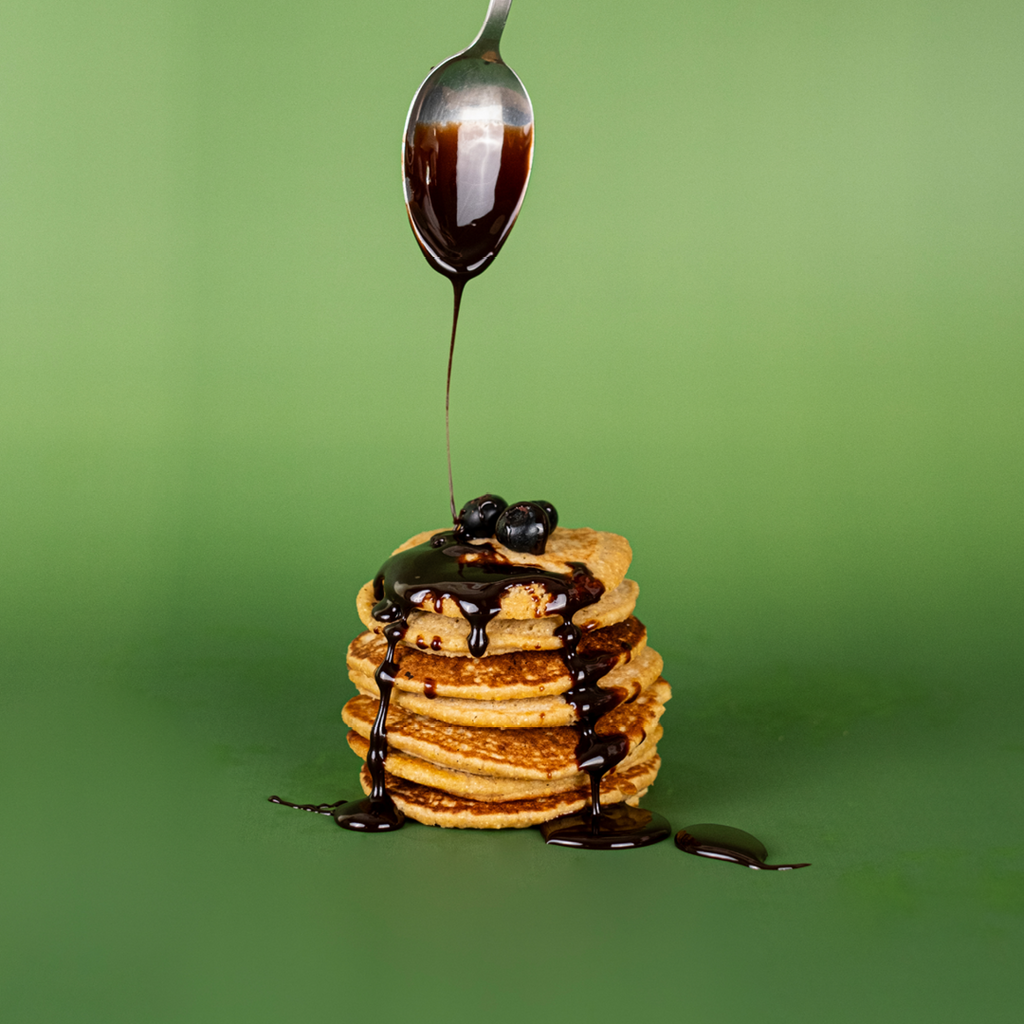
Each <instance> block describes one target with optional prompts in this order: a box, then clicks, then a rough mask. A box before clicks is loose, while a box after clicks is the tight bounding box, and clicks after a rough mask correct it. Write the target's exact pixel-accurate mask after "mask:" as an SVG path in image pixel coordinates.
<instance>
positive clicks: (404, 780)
mask: <svg viewBox="0 0 1024 1024" xmlns="http://www.w3.org/2000/svg"><path fill="white" fill-rule="evenodd" d="M438 533H439V531H427V532H425V533H422V534H418V535H417V536H416V537H413V538H411V539H410V540H409V541H407V542H406V543H405V544H403V545H402V546H401V547H400V548H398V549H397V550H396V551H395V552H394V553H393V559H392V561H393V560H394V556H397V555H399V554H401V553H402V552H410V551H411V549H413V548H419V547H420V546H423V547H424V548H426V547H428V546H429V542H430V540H431V538H432V537H435V536H436V535H437V534H438ZM472 544H475V545H477V547H478V549H479V551H480V556H479V558H480V561H481V563H483V562H485V561H486V563H487V564H488V565H492V564H494V562H495V561H496V562H497V563H498V564H499V565H502V564H507V565H508V566H509V567H510V568H516V569H517V570H518V571H519V573H521V572H522V570H523V567H536V569H537V570H538V572H539V573H540V572H542V573H543V574H547V575H548V576H549V578H551V576H552V574H555V575H557V576H558V577H561V578H570V577H571V576H572V574H573V573H574V572H579V571H581V570H582V569H583V567H585V571H586V573H587V574H588V576H589V577H590V578H591V579H596V580H597V581H598V582H599V584H600V586H599V587H596V588H594V590H595V591H596V592H595V594H594V599H593V600H592V601H591V603H589V604H586V605H585V606H584V607H582V608H580V609H579V610H578V611H576V613H575V615H573V616H572V620H573V622H574V623H575V625H576V626H578V627H579V628H580V630H581V631H582V639H581V640H580V642H579V646H578V651H577V656H578V660H577V661H576V662H575V664H576V665H577V666H578V665H579V664H584V663H585V664H586V665H588V666H590V669H589V671H590V674H591V676H592V677H593V678H594V680H595V682H596V686H597V687H599V688H600V693H601V697H600V704H601V707H602V709H605V708H610V710H607V713H605V714H603V715H602V717H600V719H599V720H598V721H597V723H596V733H597V735H598V737H599V738H600V739H605V738H611V737H616V738H617V739H616V740H615V742H616V743H617V744H618V749H619V751H620V752H621V753H622V757H621V759H620V760H619V761H618V763H616V764H615V765H614V767H612V768H611V769H610V770H609V771H607V773H606V774H604V775H603V777H602V778H601V780H600V796H601V805H602V808H604V807H607V806H610V805H614V804H617V803H623V802H625V803H628V804H631V805H633V806H635V805H636V804H637V803H638V801H639V800H640V798H641V797H642V796H643V795H644V794H645V793H646V792H647V790H648V788H649V787H650V786H651V785H652V783H653V782H654V780H655V777H656V776H657V774H658V769H659V767H660V764H661V762H660V759H659V757H658V753H657V743H658V740H659V738H660V737H661V734H662V729H661V726H660V725H659V720H660V718H661V715H662V713H663V712H664V709H665V702H666V701H667V700H668V699H669V698H670V697H671V690H670V688H669V685H668V683H666V682H665V680H664V679H663V678H662V677H661V670H662V659H661V658H660V656H659V655H658V654H657V653H655V651H653V650H652V649H651V648H650V647H648V646H647V631H646V629H645V628H644V626H643V625H642V624H641V623H640V622H639V621H638V620H637V619H636V618H635V617H634V616H633V609H634V606H635V604H636V599H637V593H638V587H637V585H636V583H634V582H633V581H632V580H627V579H626V578H625V575H626V571H627V569H628V568H629V563H630V561H631V559H632V551H631V549H630V547H629V543H628V542H627V541H626V540H625V539H624V538H623V537H619V536H617V535H616V534H611V533H602V532H599V531H596V530H589V529H579V530H568V529H564V528H561V527H557V528H555V529H554V531H553V532H552V534H551V536H550V538H549V539H548V542H547V546H546V549H545V551H544V553H543V554H541V555H533V554H524V553H521V552H516V551H512V550H510V549H508V548H505V547H504V546H503V545H501V544H500V543H498V542H497V541H495V540H493V539H492V540H488V541H487V542H486V543H484V542H479V541H475V542H472ZM435 546H436V545H435ZM463 550H470V552H471V553H470V555H469V556H468V557H464V559H463V560H464V561H469V562H472V561H473V560H474V558H475V557H476V556H475V554H474V553H473V552H472V549H470V548H464V549H463ZM385 569H387V565H385ZM382 572H383V570H382ZM555 582H558V581H557V580H556V581H555ZM557 590H558V588H557V587H552V586H550V585H549V586H545V583H544V580H543V579H541V578H538V579H535V580H530V581H528V582H527V583H525V584H520V583H512V582H511V581H510V585H508V586H507V587H506V588H505V589H504V591H503V593H502V594H501V597H500V609H499V610H497V614H496V615H495V616H494V617H493V618H491V619H490V621H489V622H488V623H487V624H486V649H485V650H483V651H482V652H480V647H481V644H480V642H479V639H477V641H476V642H473V640H472V630H471V624H470V622H469V621H468V620H467V618H466V616H465V614H464V607H465V606H464V605H463V606H461V607H460V602H459V600H458V599H457V595H456V596H455V597H453V596H451V595H449V594H448V593H446V592H445V588H444V587H443V586H437V587H434V588H433V589H431V590H430V592H429V593H428V594H426V595H425V596H424V597H423V598H422V600H420V601H419V603H418V604H417V605H416V606H415V610H413V611H411V612H410V613H409V614H408V615H407V617H406V621H407V628H406V630H405V633H404V636H403V639H402V641H401V643H399V644H398V645H397V648H396V653H395V657H394V662H395V663H396V664H397V671H396V672H395V673H394V689H393V690H392V693H391V698H390V704H389V707H388V713H387V739H388V751H387V757H386V760H385V762H384V765H385V780H386V785H387V791H388V793H389V794H390V796H391V798H392V799H393V801H394V803H395V804H396V805H397V807H398V808H399V809H400V810H401V811H402V812H403V813H404V814H405V815H406V816H407V817H409V818H412V819H413V820H415V821H419V822H422V823H423V824H427V825H440V826H443V827H448V828H526V827H529V826H531V825H539V824H542V823H543V822H546V821H550V820H553V819H555V818H559V817H562V816H563V815H567V814H572V813H574V812H579V811H582V810H583V809H584V808H586V807H588V806H589V805H590V802H591V777H590V775H588V774H587V773H586V772H585V771H583V770H582V769H581V766H580V758H581V756H582V753H583V745H581V735H582V732H583V730H582V727H581V723H580V717H581V712H582V713H583V714H584V715H585V709H581V708H580V707H579V703H580V702H579V694H580V692H581V691H580V689H579V685H578V680H577V682H576V684H574V679H573V677H572V676H571V675H570V668H569V666H568V664H567V656H566V650H565V641H564V639H563V637H564V635H565V630H561V631H560V630H559V627H561V626H562V625H563V621H564V620H563V618H562V616H560V615H558V614H548V606H549V605H551V606H558V607H563V608H564V605H560V604H559V600H558V594H557ZM597 592H600V593H599V594H598V593H597ZM380 596H381V592H380V583H379V580H378V586H377V591H376V593H375V588H374V583H373V582H371V583H367V584H366V585H365V586H364V587H363V588H362V590H361V591H360V593H359V596H358V599H357V602H356V604H357V609H358V612H359V617H360V619H361V620H362V622H363V624H364V625H365V626H366V627H367V631H366V632H365V633H362V634H361V635H360V636H358V637H357V638H356V639H355V640H354V641H353V642H352V643H351V645H350V646H349V649H348V658H347V663H348V670H349V678H350V679H351V680H352V682H353V683H354V684H355V687H356V689H357V690H358V691H359V694H358V696H356V697H353V698H352V699H351V700H350V701H349V702H348V703H347V704H346V705H345V707H344V710H343V712H342V718H343V719H344V721H345V724H346V725H348V727H349V729H350V730H351V731H350V732H349V733H348V737H347V738H348V743H349V746H350V747H351V748H352V749H353V750H354V751H355V753H356V754H358V755H359V756H360V757H361V758H363V760H364V761H365V760H366V757H367V754H368V751H369V741H370V735H371V729H372V727H373V723H374V720H375V718H376V716H377V712H378V709H379V691H378V686H377V684H376V682H375V680H374V673H375V672H376V670H377V668H378V666H379V665H380V664H381V663H382V661H384V658H385V654H386V651H387V642H386V641H385V639H384V637H383V635H382V634H383V631H384V628H385V623H384V622H381V621H378V620H377V619H375V618H374V615H373V612H374V608H375V606H377V607H378V613H380V607H379V606H378V605H377V599H379V598H380ZM560 632H561V635H559V634H560ZM471 643H473V646H474V647H475V648H476V649H477V651H478V653H480V656H477V657H474V656H473V655H472V654H471V653H470V645H471ZM595 666H599V667H597V668H596V669H595ZM574 686H575V688H574ZM360 781H361V785H362V787H363V790H364V792H366V793H367V794H369V792H370V775H369V771H368V769H367V767H366V766H365V765H364V766H363V769H362V772H361V775H360Z"/></svg>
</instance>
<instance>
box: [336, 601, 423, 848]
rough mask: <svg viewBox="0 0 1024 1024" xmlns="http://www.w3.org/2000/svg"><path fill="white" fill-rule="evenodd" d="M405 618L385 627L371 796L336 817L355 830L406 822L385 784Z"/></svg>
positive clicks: (369, 762)
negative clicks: (397, 650) (391, 705)
mask: <svg viewBox="0 0 1024 1024" xmlns="http://www.w3.org/2000/svg"><path fill="white" fill-rule="evenodd" d="M405 629H406V625H405V618H404V616H403V617H402V619H401V620H400V621H397V622H391V623H389V624H388V625H387V626H385V627H384V637H385V639H386V640H387V642H388V649H387V653H386V654H385V655H384V660H383V661H382V662H381V663H380V665H379V666H378V667H377V671H376V672H375V673H374V676H373V678H374V681H375V682H376V683H377V689H378V691H379V692H380V703H379V704H378V706H377V718H376V720H375V721H374V723H373V729H372V730H371V731H370V751H369V753H368V754H367V755H366V767H367V769H368V770H369V772H370V784H371V785H370V795H369V796H368V797H366V798H365V799H363V800H354V801H352V803H348V804H344V805H342V806H341V807H339V808H338V810H337V812H336V813H335V815H334V820H335V821H336V822H337V823H338V824H339V825H340V826H341V827H342V828H347V829H350V830H351V831H353V832H393V831H394V830H395V829H399V828H401V827H402V825H403V824H404V823H405V815H404V814H402V812H401V811H400V810H399V809H398V808H397V807H396V806H395V804H394V801H393V800H392V799H391V797H390V795H389V794H388V791H387V789H386V787H385V784H384V759H385V758H386V757H387V753H388V727H387V717H388V704H389V703H390V700H391V690H392V688H393V687H394V685H395V673H396V672H397V671H398V665H397V664H396V663H395V647H396V646H397V645H398V641H399V640H401V639H402V637H403V636H404V635H405Z"/></svg>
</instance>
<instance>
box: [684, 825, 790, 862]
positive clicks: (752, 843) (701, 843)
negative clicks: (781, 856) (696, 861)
mask: <svg viewBox="0 0 1024 1024" xmlns="http://www.w3.org/2000/svg"><path fill="white" fill-rule="evenodd" d="M676 846H678V847H679V849H680V850H682V851H683V852H684V853H692V854H694V855H695V856H697V857H711V858H712V859H714V860H725V861H729V862H731V863H732V864H742V865H743V866H744V867H748V868H754V869H755V870H757V871H794V870H795V869H796V868H809V867H810V864H766V863H765V858H766V857H767V856H768V851H767V850H766V849H765V848H764V843H762V842H761V840H760V839H758V838H757V837H756V836H752V835H751V834H750V833H749V832H744V831H742V830H741V829H738V828H733V827H732V826H730V825H687V826H686V828H684V829H680V830H679V831H678V832H677V833H676Z"/></svg>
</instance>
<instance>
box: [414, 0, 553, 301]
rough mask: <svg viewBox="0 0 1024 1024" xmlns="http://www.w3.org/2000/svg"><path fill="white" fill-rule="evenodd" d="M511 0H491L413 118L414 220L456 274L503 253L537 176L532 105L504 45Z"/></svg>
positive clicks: (424, 240)
mask: <svg viewBox="0 0 1024 1024" xmlns="http://www.w3.org/2000/svg"><path fill="white" fill-rule="evenodd" d="M511 6H512V0H491V3H490V6H489V7H488V9H487V16H486V18H485V19H484V24H483V28H481V30H480V32H479V34H478V35H477V37H476V39H474V40H473V42H472V43H471V44H470V45H469V46H468V47H467V48H466V49H465V50H462V51H460V52H459V53H457V54H455V55H454V56H453V57H449V58H448V59H447V60H446V61H444V62H443V63H441V64H439V65H438V66H437V67H436V68H434V69H433V70H432V71H431V72H430V74H429V75H428V76H427V77H426V79H425V80H424V82H423V84H422V85H421V86H420V87H419V89H418V90H417V92H416V95H415V97H414V98H413V101H412V105H411V106H410V107H409V116H408V118H407V119H406V123H405V135H404V139H403V153H402V159H403V169H404V179H405V205H406V210H407V211H408V214H409V222H410V224H411V225H412V229H413V233H414V234H415V235H416V240H417V241H418V242H419V245H420V248H421V249H422V250H423V255H424V256H425V257H426V258H427V262H428V263H430V264H431V266H433V267H434V269H435V270H437V271H438V272H439V273H442V274H444V275H445V276H446V277H449V278H451V279H452V280H456V279H461V280H462V281H465V280H468V279H469V278H471V277H475V276H476V275H477V274H480V273H482V272H483V271H484V270H485V269H486V268H487V267H488V266H489V265H490V263H491V261H492V260H493V259H494V257H495V256H497V254H498V250H499V249H500V248H501V246H502V245H503V244H504V242H505V239H506V238H507V237H508V234H509V232H510V231H511V230H512V225H513V224H514V223H515V219H516V217H517V215H518V213H519V208H520V207H521V206H522V202H523V197H524V196H525V194H526V185H527V182H528V181H529V177H530V165H531V162H532V157H533V107H532V105H531V103H530V97H529V96H528V95H527V92H526V89H525V88H524V86H523V83H522V82H521V81H520V80H519V77H518V76H517V75H516V73H515V72H514V71H513V70H512V69H511V68H510V67H509V66H508V65H507V64H506V63H505V62H504V61H503V60H502V59H501V54H500V52H499V42H500V39H501V33H502V30H503V29H504V27H505V19H506V18H507V17H508V11H509V8H510V7H511Z"/></svg>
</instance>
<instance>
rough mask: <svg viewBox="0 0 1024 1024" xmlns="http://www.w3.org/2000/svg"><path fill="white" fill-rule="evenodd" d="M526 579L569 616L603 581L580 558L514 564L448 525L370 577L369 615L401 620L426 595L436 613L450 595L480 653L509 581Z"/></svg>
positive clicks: (552, 608) (595, 595) (596, 595)
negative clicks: (564, 564)
mask: <svg viewBox="0 0 1024 1024" xmlns="http://www.w3.org/2000/svg"><path fill="white" fill-rule="evenodd" d="M530 583H534V584H540V585H541V586H543V588H544V589H545V590H547V591H548V592H549V593H550V594H551V595H552V596H551V599H550V600H549V601H548V604H547V608H546V613H547V614H548V615H561V616H562V617H563V618H565V619H566V620H567V621H568V620H571V619H572V616H573V615H575V614H576V612H578V611H579V610H580V609H581V608H585V607H586V606H587V605H589V604H594V603H595V602H596V601H598V600H599V599H600V597H601V595H602V594H603V593H604V585H603V584H602V583H601V581H600V580H598V579H596V578H595V577H594V576H592V575H591V573H590V572H589V571H588V570H587V567H586V566H585V565H582V564H580V563H578V562H577V563H573V564H572V572H571V574H568V575H563V574H561V573H554V572H547V571H546V570H544V569H541V568H540V567H539V566H536V565H517V564H515V563H513V562H510V561H509V560H508V559H507V558H505V557H504V556H503V555H502V554H500V553H499V552H498V551H496V550H495V549H494V547H493V546H491V545H490V544H483V545H477V544H463V543H460V542H459V541H458V540H457V539H456V535H455V531H454V530H447V531H445V532H443V533H437V534H435V535H434V536H433V537H432V538H431V539H430V540H429V541H427V542H426V543H425V544H419V545H417V546H416V547H414V548H409V549H408V550H406V551H401V552H399V553H398V554H397V555H392V556H391V558H389V559H388V560H387V561H386V562H385V563H384V565H383V566H382V567H381V570H380V572H379V573H378V574H377V577H376V579H375V580H374V581H373V596H374V597H375V598H376V600H377V604H376V606H375V607H374V609H373V617H374V618H375V619H376V620H377V621H378V622H401V623H403V626H404V624H405V623H406V622H407V620H408V617H409V614H410V613H411V612H413V611H415V610H416V609H417V608H418V607H419V606H420V605H421V604H422V603H423V602H424V601H427V600H431V601H433V602H434V607H435V609H436V611H437V612H438V613H440V612H441V609H442V608H443V604H444V599H445V598H446V597H447V598H450V599H451V600H452V601H454V602H455V603H456V604H457V605H458V607H459V611H460V612H462V615H463V616H464V617H465V619H466V620H467V621H468V622H469V626H470V634H469V650H470V653H471V654H472V655H473V657H474V658H480V657H483V655H484V652H485V651H486V650H487V623H489V622H490V621H491V620H492V619H493V618H495V617H496V616H497V615H498V613H499V612H500V611H501V598H502V596H503V595H504V594H505V593H506V592H507V591H509V590H511V589H512V588H513V587H516V586H520V585H524V584H530ZM609 668H611V666H609ZM606 671H607V670H606Z"/></svg>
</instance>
